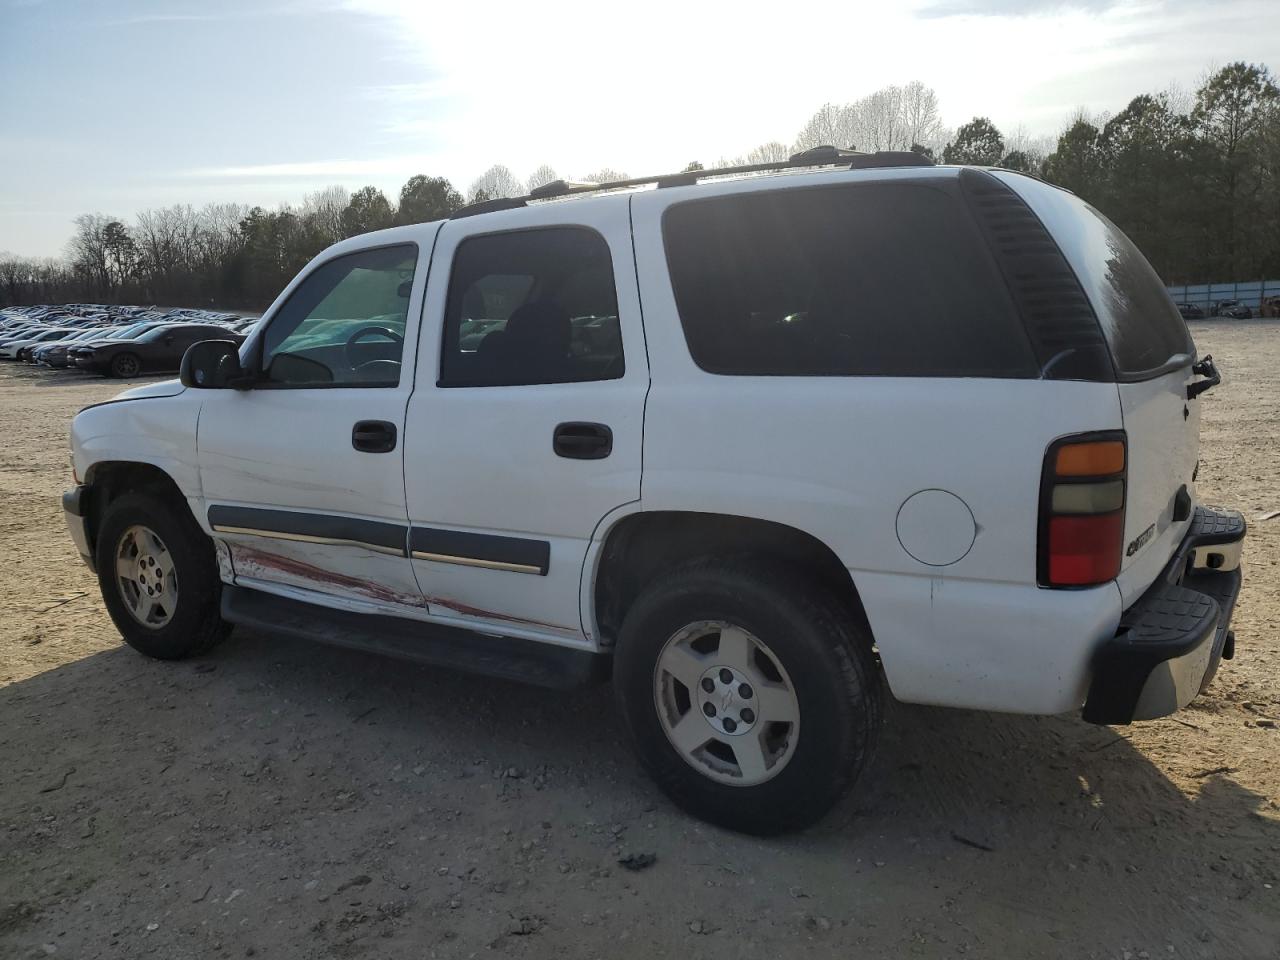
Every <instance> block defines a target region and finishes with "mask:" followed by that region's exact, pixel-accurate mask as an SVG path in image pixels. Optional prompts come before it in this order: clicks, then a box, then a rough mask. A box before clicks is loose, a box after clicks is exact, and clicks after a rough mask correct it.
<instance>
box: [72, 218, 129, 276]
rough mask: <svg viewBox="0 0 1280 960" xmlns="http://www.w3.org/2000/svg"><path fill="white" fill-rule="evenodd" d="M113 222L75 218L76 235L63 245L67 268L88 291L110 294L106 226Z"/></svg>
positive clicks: (100, 219)
mask: <svg viewBox="0 0 1280 960" xmlns="http://www.w3.org/2000/svg"><path fill="white" fill-rule="evenodd" d="M115 222H117V221H115V220H114V219H113V218H111V217H107V216H103V215H102V214H101V213H82V214H80V216H78V217H76V219H75V225H76V232H75V233H74V234H72V237H71V240H70V241H69V243H68V245H67V252H68V254H69V259H70V260H71V265H72V267H73V268H74V269H75V271H76V273H78V274H80V275H81V276H82V277H84V279H85V281H86V282H87V283H88V284H89V285H90V287H91V288H93V289H96V290H102V291H104V292H106V293H108V294H109V293H110V292H111V268H110V265H109V255H108V253H107V237H106V230H107V224H109V223H115Z"/></svg>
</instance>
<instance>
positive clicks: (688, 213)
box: [663, 183, 1038, 377]
mask: <svg viewBox="0 0 1280 960" xmlns="http://www.w3.org/2000/svg"><path fill="white" fill-rule="evenodd" d="M663 239H664V242H665V244H666V251H667V263H668V266H669V270H670V274H671V282H672V286H673V288H674V292H675V298H676V304H677V307H678V309H679V312H680V320H681V323H682V324H683V326H684V332H685V338H686V340H687V341H688V344H689V350H690V353H691V354H692V356H693V359H694V361H695V362H696V363H697V364H698V366H700V367H701V368H703V369H704V370H707V371H710V372H712V373H721V374H739V375H765V376H769V375H791V376H897V377H944V376H945V377H957V376H960V377H1035V376H1037V375H1038V367H1037V365H1036V363H1035V362H1034V358H1033V356H1032V353H1031V348H1030V345H1029V343H1028V341H1027V337H1026V334H1025V332H1024V331H1023V329H1022V325H1021V323H1020V321H1019V319H1018V317H1017V315H1016V313H1015V312H1014V308H1013V304H1012V302H1011V300H1010V298H1009V295H1008V292H1007V289H1006V287H1005V285H1004V281H1003V279H1002V277H1001V275H1000V273H999V272H998V270H997V269H996V267H995V264H994V263H993V261H992V259H991V256H990V254H989V253H988V252H987V249H986V245H985V243H984V242H983V239H982V236H981V235H980V233H979V232H978V231H977V229H976V227H975V226H974V224H973V223H972V221H971V219H970V217H969V214H968V211H967V209H966V207H965V206H964V204H963V202H962V201H961V200H960V199H959V197H957V196H955V195H953V194H952V193H949V192H947V191H946V189H944V188H943V187H941V186H934V185H932V184H920V183H874V184H851V185H846V186H839V187H820V188H806V189H790V190H776V191H767V192H759V193H748V194H736V195H733V196H727V197H715V198H710V199H707V200H694V201H690V202H688V203H682V204H678V205H675V206H673V207H671V208H670V209H669V210H668V211H667V212H666V214H665V216H664V218H663Z"/></svg>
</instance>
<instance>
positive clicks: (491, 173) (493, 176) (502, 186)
mask: <svg viewBox="0 0 1280 960" xmlns="http://www.w3.org/2000/svg"><path fill="white" fill-rule="evenodd" d="M524 192H525V188H524V184H523V183H521V182H520V178H519V177H517V176H516V175H515V174H514V173H512V172H511V168H510V167H506V166H503V165H502V164H500V163H497V164H494V165H493V166H492V167H490V168H489V169H488V170H486V171H485V172H484V173H482V174H481V175H480V176H479V177H477V178H476V179H475V180H474V181H472V183H471V189H470V190H468V191H467V200H468V202H470V203H475V202H476V199H477V197H478V195H479V194H481V193H483V194H484V197H485V199H488V200H496V199H498V198H499V197H518V196H521V195H522V194H523V193H524Z"/></svg>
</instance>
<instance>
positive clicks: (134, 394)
mask: <svg viewBox="0 0 1280 960" xmlns="http://www.w3.org/2000/svg"><path fill="white" fill-rule="evenodd" d="M172 383H173V385H174V386H177V387H178V389H177V390H176V391H173V390H172V388H171V387H170V386H169V384H168V383H156V384H149V385H147V386H145V387H139V388H137V389H135V390H130V391H127V392H126V393H125V394H124V395H122V396H120V397H117V398H116V399H115V400H110V401H108V402H106V403H101V404H95V405H94V406H91V407H86V408H85V409H83V410H81V411H80V412H79V413H78V414H76V416H75V418H74V419H73V420H72V421H71V462H72V465H73V467H74V470H75V475H76V476H77V477H79V478H80V479H81V480H82V481H83V482H84V483H88V484H92V482H93V473H94V470H95V468H96V467H97V466H98V465H99V464H103V463H118V462H127V463H145V464H150V465H151V466H154V467H157V468H158V469H160V470H162V471H164V473H165V474H167V475H168V476H169V477H170V478H171V479H172V480H173V482H174V483H175V484H176V485H177V487H178V489H179V490H180V491H181V492H182V495H183V496H184V497H186V498H187V500H188V501H189V502H190V503H192V504H193V506H196V505H198V503H199V501H200V499H201V497H202V491H201V486H200V472H199V469H198V467H197V462H196V423H197V421H198V420H199V416H200V406H201V402H200V399H199V397H198V396H197V395H194V394H192V393H191V392H189V391H185V390H183V389H182V387H181V386H180V385H178V384H177V381H172ZM193 512H194V513H195V514H196V516H197V517H198V516H199V515H200V511H199V510H193Z"/></svg>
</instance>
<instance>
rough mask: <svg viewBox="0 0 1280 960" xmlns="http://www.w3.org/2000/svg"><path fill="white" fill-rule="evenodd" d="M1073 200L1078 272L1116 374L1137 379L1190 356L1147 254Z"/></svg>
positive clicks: (1181, 325)
mask: <svg viewBox="0 0 1280 960" xmlns="http://www.w3.org/2000/svg"><path fill="white" fill-rule="evenodd" d="M1073 199H1074V198H1073ZM1074 202H1075V203H1076V204H1077V205H1078V206H1079V207H1080V208H1081V210H1082V212H1081V217H1080V219H1081V221H1082V222H1081V224H1080V227H1081V233H1080V235H1079V236H1078V237H1076V238H1075V242H1076V243H1077V244H1078V246H1077V250H1076V253H1077V257H1078V261H1077V264H1076V266H1077V270H1078V271H1079V272H1080V273H1081V276H1080V281H1081V282H1082V283H1083V284H1084V285H1085V287H1086V288H1087V289H1088V290H1089V292H1090V294H1092V296H1093V300H1094V303H1095V305H1096V307H1097V310H1098V320H1099V322H1100V323H1101V325H1102V333H1103V336H1105V337H1106V339H1107V344H1108V345H1109V346H1110V347H1111V356H1112V359H1113V360H1114V361H1115V365H1116V370H1117V372H1118V373H1119V374H1120V375H1121V376H1127V377H1129V378H1133V377H1141V376H1142V375H1143V374H1145V373H1149V372H1153V371H1157V370H1159V369H1160V368H1161V367H1163V366H1165V365H1166V364H1168V363H1169V361H1170V360H1172V359H1173V358H1175V357H1178V356H1179V355H1183V354H1185V355H1188V356H1189V355H1190V354H1192V353H1193V352H1194V351H1195V347H1194V346H1193V345H1192V343H1191V334H1190V333H1189V332H1188V330H1187V324H1186V321H1185V320H1183V319H1182V314H1180V313H1179V312H1178V308H1177V307H1176V306H1175V305H1174V302H1173V298H1172V297H1170V296H1169V291H1168V290H1166V289H1165V286H1164V283H1163V282H1162V281H1161V279H1160V276H1159V275H1158V274H1157V273H1156V272H1155V270H1154V269H1153V268H1152V266H1151V264H1150V263H1148V262H1147V258H1146V257H1144V256H1143V255H1142V252H1141V251H1140V250H1139V249H1138V248H1137V247H1136V246H1134V243H1133V241H1132V240H1130V239H1129V238H1128V237H1126V236H1125V235H1124V234H1123V233H1122V232H1121V231H1120V229H1119V228H1118V227H1117V226H1116V225H1115V224H1113V223H1112V222H1111V221H1110V220H1108V219H1107V218H1106V217H1104V216H1103V215H1102V214H1101V213H1099V212H1098V211H1097V210H1095V209H1093V207H1091V206H1089V205H1088V204H1087V203H1085V202H1084V201H1082V200H1075V201H1074ZM1086 211H1087V212H1086Z"/></svg>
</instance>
